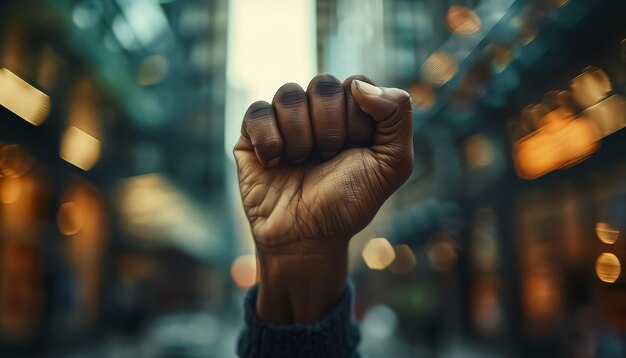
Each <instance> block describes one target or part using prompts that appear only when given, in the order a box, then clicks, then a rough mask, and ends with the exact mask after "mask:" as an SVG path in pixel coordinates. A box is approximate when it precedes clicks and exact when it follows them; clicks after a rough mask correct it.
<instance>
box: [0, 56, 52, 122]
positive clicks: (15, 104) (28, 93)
mask: <svg viewBox="0 0 626 358" xmlns="http://www.w3.org/2000/svg"><path fill="white" fill-rule="evenodd" d="M0 105H1V106H4V107H5V108H6V109H8V110H9V111H11V112H13V113H15V114H16V115H17V116H19V117H21V118H22V119H23V120H25V121H27V122H29V123H30V124H33V125H35V126H39V125H41V124H42V123H43V122H44V121H45V120H46V118H48V114H49V113H50V97H48V95H46V94H45V93H43V92H41V91H40V90H38V89H36V88H35V87H33V86H31V85H30V84H28V83H27V82H26V81H24V80H22V79H21V78H19V77H18V76H17V75H15V74H14V73H13V72H11V71H9V70H7V69H6V68H2V69H0Z"/></svg>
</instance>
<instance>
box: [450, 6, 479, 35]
mask: <svg viewBox="0 0 626 358" xmlns="http://www.w3.org/2000/svg"><path fill="white" fill-rule="evenodd" d="M447 20H448V27H449V28H450V31H452V32H454V33H455V34H459V35H473V34H475V33H476V32H478V30H480V25H481V22H480V18H479V17H478V15H476V12H474V11H473V10H472V9H469V8H467V7H465V6H458V5H453V6H450V8H449V9H448V16H447Z"/></svg>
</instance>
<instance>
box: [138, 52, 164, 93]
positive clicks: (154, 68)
mask: <svg viewBox="0 0 626 358" xmlns="http://www.w3.org/2000/svg"><path fill="white" fill-rule="evenodd" d="M168 68H169V63H168V61H167V58H165V56H162V55H153V56H150V57H148V58H146V59H145V60H144V61H143V63H142V64H141V67H140V68H139V84H141V85H142V86H149V85H153V84H156V83H159V82H160V81H161V80H162V79H163V77H165V75H166V74H167V70H168Z"/></svg>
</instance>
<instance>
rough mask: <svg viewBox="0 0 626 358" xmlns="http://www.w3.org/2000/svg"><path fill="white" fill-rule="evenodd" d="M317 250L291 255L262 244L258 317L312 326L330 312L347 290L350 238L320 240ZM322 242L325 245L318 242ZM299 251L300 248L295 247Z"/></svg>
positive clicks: (257, 306) (275, 321) (257, 304)
mask: <svg viewBox="0 0 626 358" xmlns="http://www.w3.org/2000/svg"><path fill="white" fill-rule="evenodd" d="M315 241H316V244H317V246H316V250H315V251H314V252H310V250H305V251H308V252H307V253H293V250H290V251H289V252H290V253H289V254H286V253H283V252H281V251H282V250H276V249H268V248H263V247H259V250H258V251H259V264H260V282H259V293H258V297H257V301H256V310H257V314H258V315H259V317H260V318H261V319H262V320H263V321H265V322H268V323H273V324H280V325H286V324H294V323H300V324H307V325H311V324H313V323H315V322H317V321H318V320H320V319H321V318H322V317H323V316H324V315H325V314H327V313H328V312H329V311H330V310H331V309H332V308H333V307H334V306H335V305H336V304H337V302H338V301H339V300H340V298H341V297H342V295H343V294H344V292H345V290H346V280H347V261H348V258H347V245H348V240H347V239H337V238H332V239H319V240H315ZM320 242H323V243H324V244H323V245H319V243H320ZM295 251H296V252H298V250H295Z"/></svg>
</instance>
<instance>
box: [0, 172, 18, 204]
mask: <svg viewBox="0 0 626 358" xmlns="http://www.w3.org/2000/svg"><path fill="white" fill-rule="evenodd" d="M20 194H22V180H21V179H20V178H11V177H7V178H0V202H2V204H11V203H14V202H16V201H17V200H18V199H19V198H20Z"/></svg>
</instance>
